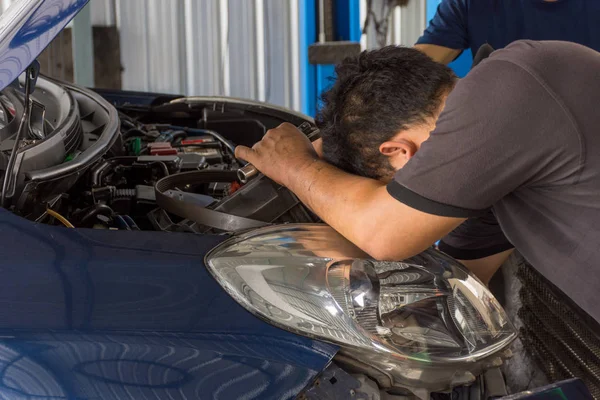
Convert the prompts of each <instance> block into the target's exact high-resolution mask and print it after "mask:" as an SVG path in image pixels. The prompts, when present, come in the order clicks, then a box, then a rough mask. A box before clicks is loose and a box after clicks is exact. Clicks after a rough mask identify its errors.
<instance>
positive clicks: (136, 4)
mask: <svg viewBox="0 0 600 400" xmlns="http://www.w3.org/2000/svg"><path fill="white" fill-rule="evenodd" d="M298 1H299V0H251V1H250V0H202V1H197V0H182V1H176V2H174V1H173V0H115V1H113V2H112V4H114V6H115V9H116V11H115V15H116V17H115V18H116V23H117V25H118V28H119V31H120V34H121V49H122V50H121V60H122V64H123V84H124V88H128V89H137V90H151V91H162V92H172V93H184V94H188V95H227V96H235V97H243V98H250V99H257V100H262V101H267V102H270V103H274V104H279V105H282V106H286V107H291V108H294V109H297V110H298V109H300V86H299V85H300V82H299V79H298V76H299V71H298V68H299V63H300V61H299V57H300V55H299V49H298V43H299V41H298V39H299V31H298ZM96 3H97V5H96V6H95V7H96V8H95V9H93V10H92V15H93V17H92V18H93V19H94V22H95V23H102V22H103V21H102V19H106V23H110V17H111V12H109V11H106V8H110V7H111V2H110V1H107V0H94V1H93V2H92V4H96ZM101 4H104V5H105V6H104V7H102V6H101ZM103 8H104V9H103Z"/></svg>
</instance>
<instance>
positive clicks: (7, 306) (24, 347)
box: [0, 209, 337, 400]
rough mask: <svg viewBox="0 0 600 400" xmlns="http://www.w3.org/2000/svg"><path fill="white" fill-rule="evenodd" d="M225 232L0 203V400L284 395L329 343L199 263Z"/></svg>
mask: <svg viewBox="0 0 600 400" xmlns="http://www.w3.org/2000/svg"><path fill="white" fill-rule="evenodd" d="M225 238H226V237H225V236H217V235H206V236H202V235H193V234H187V233H182V234H177V233H160V232H142V231H135V232H134V231H108V230H91V229H90V230H87V229H67V228H62V227H53V226H49V225H42V224H35V223H32V222H30V221H27V220H25V219H23V218H20V217H18V216H15V215H13V214H11V213H9V212H8V211H6V210H3V209H0V243H1V245H0V246H1V249H2V250H1V252H0V254H1V257H2V260H1V261H0V399H48V400H50V399H197V398H207V399H213V398H214V399H236V398H244V399H278V400H279V399H287V398H293V397H295V396H296V395H297V394H298V393H299V392H300V391H301V390H302V389H303V388H304V387H305V386H306V385H307V384H308V383H309V382H311V380H313V379H314V377H315V376H316V375H317V374H318V373H319V372H320V371H321V370H322V369H323V368H325V367H326V365H327V364H328V363H329V361H330V360H331V358H332V357H333V355H334V354H335V353H336V351H337V348H336V347H335V346H333V345H329V344H326V343H322V342H318V341H314V340H311V339H308V338H305V337H301V336H298V335H295V334H292V333H289V332H286V331H284V330H281V329H278V328H275V327H273V326H271V325H269V324H268V323H266V322H264V321H262V320H260V319H258V318H256V317H255V316H253V315H252V314H250V313H249V312H247V311H246V310H245V309H243V308H242V307H241V306H240V305H238V304H237V303H236V302H235V301H234V300H233V299H232V298H231V297H230V296H229V295H228V294H227V293H226V292H225V291H224V290H223V289H222V288H221V286H220V285H219V284H218V283H217V282H216V281H215V280H214V279H213V277H212V276H211V275H210V273H209V272H208V270H207V269H206V267H205V266H204V256H205V254H206V253H207V252H208V251H209V250H210V249H211V248H213V247H214V246H215V245H216V244H218V243H220V242H222V241H223V240H224V239H225Z"/></svg>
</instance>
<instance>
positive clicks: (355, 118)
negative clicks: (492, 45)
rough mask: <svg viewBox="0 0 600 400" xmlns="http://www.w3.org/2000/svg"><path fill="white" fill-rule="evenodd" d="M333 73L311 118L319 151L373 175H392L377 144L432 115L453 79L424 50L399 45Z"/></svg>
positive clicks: (342, 164)
mask: <svg viewBox="0 0 600 400" xmlns="http://www.w3.org/2000/svg"><path fill="white" fill-rule="evenodd" d="M335 73H336V79H335V82H334V84H333V86H332V87H331V88H330V89H329V90H327V91H325V92H324V93H323V94H322V95H321V108H320V110H319V112H318V113H317V117H316V118H315V122H316V124H317V126H318V127H319V128H320V130H321V136H322V138H323V155H324V157H325V159H326V160H327V161H328V162H330V163H331V164H333V165H336V166H337V167H338V168H341V169H343V170H345V171H347V172H350V173H352V174H356V175H362V176H366V177H369V178H374V179H381V178H384V177H385V178H387V177H389V176H390V175H391V174H393V170H392V167H391V165H390V163H389V161H388V160H387V157H385V156H384V155H382V154H381V153H380V152H379V146H380V145H381V143H383V142H385V141H387V140H389V139H391V138H392V137H393V136H395V135H396V134H397V133H398V132H400V131H401V130H404V129H406V128H408V127H410V126H415V125H418V124H422V123H425V122H426V121H427V120H428V119H429V118H431V117H433V116H434V115H435V114H436V112H437V111H438V110H439V108H440V106H441V102H442V98H443V94H445V93H446V92H448V91H449V90H451V89H452V87H453V86H454V84H455V82H456V79H457V78H456V75H454V73H453V72H452V70H451V69H450V68H448V67H447V66H445V65H443V64H440V63H437V62H435V61H433V60H432V59H431V58H429V57H428V56H427V55H425V54H424V53H422V52H420V51H418V50H416V49H412V48H407V47H398V46H387V47H384V48H382V49H379V50H372V51H363V52H362V53H361V54H360V55H359V56H358V57H352V58H348V59H346V60H344V61H343V62H342V63H341V64H339V65H338V66H337V67H336V69H335Z"/></svg>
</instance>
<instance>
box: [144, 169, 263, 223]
mask: <svg viewBox="0 0 600 400" xmlns="http://www.w3.org/2000/svg"><path fill="white" fill-rule="evenodd" d="M236 180H237V174H236V171H210V170H204V171H192V172H184V173H181V174H176V175H170V176H167V177H164V178H162V179H161V180H159V181H158V182H156V185H155V186H154V192H155V195H156V203H157V204H158V206H159V207H161V208H163V209H164V210H165V211H167V212H170V213H172V214H175V215H178V216H180V217H182V218H186V219H189V220H190V221H194V222H197V223H199V224H202V225H206V226H209V227H211V228H216V229H220V230H223V231H238V230H242V229H249V228H259V227H261V226H267V225H270V224H269V223H268V222H264V221H258V220H255V219H251V218H245V217H238V216H236V215H231V214H227V213H223V212H220V211H215V210H211V209H208V208H206V207H204V206H203V205H201V204H197V203H194V202H193V201H190V200H187V201H186V200H185V198H186V195H187V196H189V195H192V196H193V194H191V193H187V192H182V191H179V190H176V188H177V187H181V186H185V185H197V184H202V183H211V182H234V181H236Z"/></svg>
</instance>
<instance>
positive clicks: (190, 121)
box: [0, 0, 517, 400]
mask: <svg viewBox="0 0 600 400" xmlns="http://www.w3.org/2000/svg"><path fill="white" fill-rule="evenodd" d="M86 2H87V0H22V1H20V2H15V4H14V5H13V6H12V7H11V8H10V9H9V10H7V12H6V13H4V14H3V15H2V16H1V17H0V64H1V65H0V89H1V90H2V92H1V95H0V170H1V172H2V188H1V190H2V191H1V193H0V202H1V204H0V205H1V208H0V243H1V249H2V250H1V253H0V254H1V257H2V259H1V261H0V277H1V278H0V399H2V400H4V399H36V400H37V399H39V400H41V399H45V400H58V399H74V400H75V399H78V400H88V399H89V400H91V399H173V400H174V399H277V400H279V399H372V400H376V399H382V400H383V399H388V400H393V399H395V400H405V399H421V400H425V399H429V398H440V399H441V398H448V399H483V398H492V397H494V396H499V395H502V394H506V393H503V390H502V387H503V386H502V385H500V386H502V387H501V388H500V390H499V391H498V390H497V391H496V392H494V391H493V390H491V389H490V388H491V387H492V386H493V385H491V383H494V382H495V383H496V384H498V383H500V382H501V381H502V376H501V375H500V378H499V379H498V375H497V373H498V372H499V369H498V367H499V366H500V365H501V364H502V363H503V361H504V360H505V358H506V357H508V356H509V355H510V351H509V346H510V344H511V342H513V340H514V339H515V338H516V337H517V331H516V329H515V327H514V326H513V325H512V323H511V322H510V320H509V318H508V317H507V314H506V313H505V311H504V310H503V308H502V307H501V306H500V304H499V303H498V301H497V300H496V299H495V298H494V296H493V295H492V294H491V293H490V291H489V290H488V289H487V288H486V287H485V286H484V285H483V284H482V283H481V282H480V281H479V280H477V279H476V278H475V277H473V276H472V275H471V274H469V273H468V272H467V271H466V270H465V268H464V267H463V266H462V265H460V264H459V263H457V262H456V261H454V260H453V259H451V258H449V257H447V256H445V255H443V254H442V253H440V252H438V251H436V250H435V249H429V250H427V251H425V252H423V253H422V254H420V255H418V256H416V257H413V258H411V259H407V260H404V261H402V262H380V261H375V260H372V259H371V258H370V257H368V256H367V255H366V254H364V253H363V252H362V251H360V250H359V249H358V248H356V247H355V246H353V245H352V244H351V243H349V242H348V241H347V240H345V239H344V238H343V237H342V236H340V235H339V234H338V233H336V232H335V231H334V230H332V229H331V228H330V227H328V226H327V225H324V224H322V223H320V221H319V219H318V217H317V216H315V215H314V214H313V213H312V212H311V211H310V210H309V209H308V208H306V207H305V206H304V205H303V204H302V203H301V202H299V200H298V199H297V198H296V197H295V196H294V194H293V193H291V192H290V191H288V190H287V189H286V188H284V187H281V186H279V185H277V184H276V183H274V182H272V181H271V180H269V179H268V178H266V177H264V176H262V175H260V174H258V175H256V176H254V177H253V179H250V177H242V178H243V179H241V180H240V179H239V178H240V177H239V174H238V172H239V170H240V169H242V168H243V167H244V166H245V164H244V163H243V162H242V161H240V160H237V159H236V158H235V157H234V154H233V149H234V146H235V145H237V144H244V145H252V144H253V143H255V142H256V141H258V140H260V138H261V137H262V135H264V133H265V132H266V130H268V129H270V128H273V127H275V126H277V125H279V124H280V123H282V122H290V123H293V124H295V125H297V126H298V127H299V128H300V129H301V130H303V131H304V132H305V133H306V134H307V135H308V136H309V137H311V138H316V137H318V134H319V133H318V129H316V127H315V125H314V122H313V121H312V120H311V119H310V118H308V117H306V116H304V115H301V114H298V113H294V112H292V111H290V110H286V109H282V108H278V107H275V106H271V105H267V104H262V103H257V102H251V101H246V100H238V99H231V98H219V97H183V96H174V95H161V94H149V93H137V92H124V91H101V90H96V91H92V90H89V89H86V88H82V87H78V86H76V85H72V84H68V83H64V82H59V81H56V80H53V79H50V78H47V77H43V76H40V75H39V64H37V62H36V61H35V58H36V57H37V56H38V55H39V53H40V52H41V51H42V50H43V49H44V48H45V47H46V46H47V45H48V43H49V42H50V41H51V40H52V39H53V38H54V37H55V36H56V35H57V34H58V32H60V31H61V30H62V29H63V28H64V27H65V25H66V24H67V23H68V22H69V21H70V20H71V19H72V18H73V17H74V16H75V14H76V13H77V12H78V11H79V10H80V9H81V8H82V7H83V6H84V5H85V3H86Z"/></svg>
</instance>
